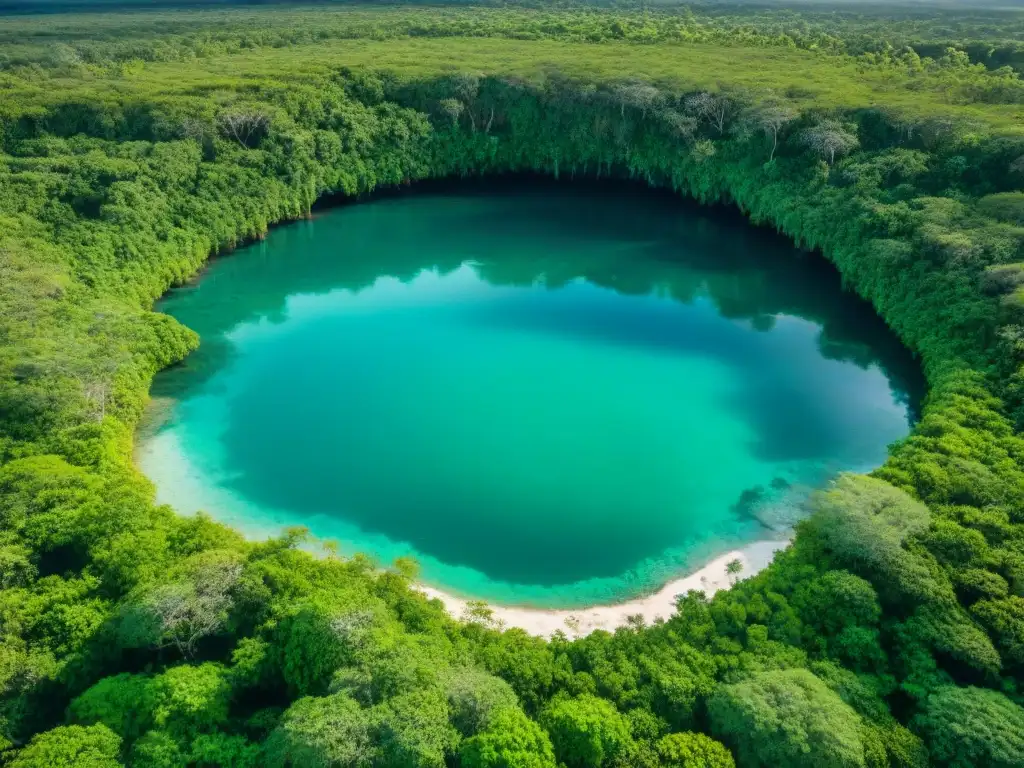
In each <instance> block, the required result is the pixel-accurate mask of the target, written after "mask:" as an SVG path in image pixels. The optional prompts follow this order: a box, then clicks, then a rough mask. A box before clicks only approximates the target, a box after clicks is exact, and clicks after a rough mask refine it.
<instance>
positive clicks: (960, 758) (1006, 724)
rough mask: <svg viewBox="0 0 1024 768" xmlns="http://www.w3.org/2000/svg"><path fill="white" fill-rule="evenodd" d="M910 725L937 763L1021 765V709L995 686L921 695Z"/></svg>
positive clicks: (970, 767) (961, 767) (959, 767)
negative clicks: (919, 708) (920, 705)
mask: <svg viewBox="0 0 1024 768" xmlns="http://www.w3.org/2000/svg"><path fill="white" fill-rule="evenodd" d="M911 727H912V728H913V729H914V730H916V731H917V732H918V733H920V734H921V735H922V736H923V737H924V739H925V743H926V744H927V745H928V751H929V752H930V753H931V757H932V760H933V761H934V762H935V763H936V764H938V765H941V766H949V768H976V767H977V766H984V767H985V768H1011V766H1020V765H1024V709H1022V708H1021V707H1019V706H1017V705H1016V704H1014V703H1013V702H1012V701H1010V700H1009V699H1008V698H1006V697H1005V696H1004V695H1003V694H1001V693H998V692H996V691H990V690H986V689H984V688H973V687H971V688H957V687H955V686H947V687H945V688H940V689H939V690H937V691H936V692H935V693H933V694H931V695H930V696H929V697H928V698H927V699H926V700H925V702H924V708H923V711H922V712H921V714H919V715H917V716H916V717H915V718H914V719H913V721H912V723H911Z"/></svg>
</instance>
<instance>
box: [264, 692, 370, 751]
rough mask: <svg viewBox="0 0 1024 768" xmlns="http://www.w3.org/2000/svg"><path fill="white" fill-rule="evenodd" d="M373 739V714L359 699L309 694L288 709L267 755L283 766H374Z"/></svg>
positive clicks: (268, 742) (275, 731) (266, 747)
mask: <svg viewBox="0 0 1024 768" xmlns="http://www.w3.org/2000/svg"><path fill="white" fill-rule="evenodd" d="M373 741H374V737H373V728H372V724H371V718H370V717H369V714H368V713H367V712H366V711H365V710H363V709H362V708H361V707H360V706H359V704H358V702H356V701H354V700H352V699H350V698H349V697H347V696H344V695H342V694H335V695H332V696H325V697H322V698H314V697H309V696H307V697H306V698H303V699H299V700H298V701H296V702H295V703H294V704H292V705H291V706H290V707H289V708H288V710H287V711H286V712H285V713H284V717H283V718H282V719H281V724H280V725H279V726H278V727H277V728H276V729H275V730H274V732H273V733H272V734H271V735H270V737H269V738H268V739H267V742H266V746H265V749H264V759H265V761H266V765H268V766H271V767H275V766H276V767H279V768H305V766H309V768H328V767H329V768H370V766H372V765H373V764H374V756H375V749H374V745H373Z"/></svg>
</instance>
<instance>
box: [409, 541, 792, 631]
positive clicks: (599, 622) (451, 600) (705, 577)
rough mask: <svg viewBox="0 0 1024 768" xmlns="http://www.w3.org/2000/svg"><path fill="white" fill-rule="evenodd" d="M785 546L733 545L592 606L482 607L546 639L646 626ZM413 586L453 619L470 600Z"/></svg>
mask: <svg viewBox="0 0 1024 768" xmlns="http://www.w3.org/2000/svg"><path fill="white" fill-rule="evenodd" d="M787 546H789V539H781V540H778V539H777V540H772V541H758V542H755V543H753V544H750V545H749V546H746V547H743V548H742V549H734V550H733V551H731V552H726V553H725V554H724V555H722V556H720V557H716V558H715V559H714V560H712V561H711V562H710V563H708V564H707V565H705V566H704V567H703V568H701V569H700V570H698V571H695V572H694V573H691V574H690V575H688V576H684V577H683V578H680V579H675V580H673V581H670V582H669V583H668V584H666V585H665V586H664V587H662V588H661V589H659V590H658V591H657V592H655V593H654V594H652V595H649V596H647V597H641V598H637V599H636V600H629V601H627V602H624V603H616V604H613V605H595V606H593V607H591V608H579V609H576V610H558V609H544V608H524V607H515V606H504V605H490V604H488V605H487V608H489V609H490V610H491V612H492V614H491V615H492V618H493V620H494V621H495V622H496V623H497V624H498V625H499V626H503V627H519V628H520V629H524V630H526V631H527V632H529V633H530V634H533V635H539V636H541V637H551V636H552V635H553V634H554V633H555V632H557V631H558V630H561V631H562V632H564V633H565V634H566V635H567V636H568V637H578V636H581V635H588V634H590V633H591V632H593V631H594V630H596V629H606V630H608V631H613V630H614V629H615V628H616V627H620V626H623V625H625V624H626V623H627V619H628V618H629V617H630V616H641V617H643V620H644V622H645V623H647V624H650V623H651V622H653V621H654V620H655V619H657V618H659V617H661V618H663V619H667V618H669V617H670V616H671V615H672V614H673V613H674V612H675V598H676V595H681V594H685V593H686V592H689V591H690V590H691V589H697V590H703V592H704V593H705V594H706V595H707V596H708V597H710V596H711V595H713V594H714V593H715V592H717V591H718V590H720V589H728V588H729V587H730V586H732V584H733V583H734V582H735V581H737V580H739V579H743V578H746V577H747V576H752V575H754V574H755V573H757V572H758V571H760V570H762V569H764V568H765V567H766V566H767V565H768V564H769V563H770V562H771V561H772V558H773V557H774V556H775V553H776V552H778V551H779V550H781V549H785V548H786V547H787ZM734 560H739V561H740V563H741V564H742V566H743V567H742V569H741V570H740V572H739V573H738V574H737V575H731V574H729V573H728V572H727V570H726V566H727V565H728V564H729V563H731V562H732V561H734ZM417 589H419V590H420V591H422V592H423V593H424V594H426V595H427V596H428V597H434V598H437V599H439V600H440V601H441V602H442V603H444V605H445V608H447V609H448V612H449V613H450V614H452V616H455V617H456V618H463V617H464V616H465V615H466V612H467V609H468V608H469V607H470V604H471V603H473V601H471V600H466V599H464V598H460V597H454V596H452V595H449V594H447V593H445V592H442V591H441V590H438V589H434V588H433V587H428V586H426V585H422V584H421V585H418V586H417Z"/></svg>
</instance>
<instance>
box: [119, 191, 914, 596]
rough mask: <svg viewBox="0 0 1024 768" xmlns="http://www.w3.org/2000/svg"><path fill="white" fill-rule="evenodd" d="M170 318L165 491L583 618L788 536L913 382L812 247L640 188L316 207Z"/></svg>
mask: <svg viewBox="0 0 1024 768" xmlns="http://www.w3.org/2000/svg"><path fill="white" fill-rule="evenodd" d="M161 308H162V310H163V311H165V312H168V313H170V314H172V315H173V316H175V317H176V318H178V319H179V320H180V321H181V322H183V323H185V324H186V325H188V326H190V327H192V328H193V329H195V330H196V331H198V332H199V333H200V335H201V337H202V346H201V347H200V349H199V351H198V352H196V353H195V354H193V355H192V356H191V357H190V358H189V359H188V360H187V361H186V363H185V364H184V365H182V366H179V367H177V368H175V369H172V370H170V371H167V372H165V373H163V374H161V375H160V376H159V377H158V379H157V382H156V383H155V385H154V395H155V396H157V397H160V398H169V400H167V401H165V402H168V403H170V405H169V406H168V408H167V409H165V412H164V418H162V419H160V420H159V421H157V422H155V423H154V424H152V425H150V428H149V429H147V430H145V432H144V434H143V435H142V439H141V444H140V448H139V453H138V459H139V463H140V465H141V467H142V469H143V471H145V472H146V473H147V474H148V475H149V476H150V477H151V478H152V479H153V480H154V482H155V483H156V485H157V489H158V496H159V500H160V501H164V502H168V503H171V504H173V505H174V506H175V507H176V508H178V509H179V510H180V511H183V512H191V511H195V510H197V509H203V510H206V511H208V512H210V513H211V514H212V515H214V516H215V517H218V518H220V519H223V520H225V521H227V522H229V523H231V524H234V525H237V526H239V527H241V528H242V529H244V530H247V531H249V532H254V533H274V532H277V531H279V530H280V528H281V526H284V525H305V526H308V527H309V528H310V529H311V531H312V532H313V533H314V534H315V535H317V536H319V537H323V538H333V539H337V540H338V541H339V543H340V544H341V548H342V550H343V551H346V552H352V551H364V552H367V553H369V554H371V555H373V556H375V557H376V558H378V559H380V560H381V561H384V562H388V561H390V560H392V559H394V558H395V557H397V556H402V555H412V556H414V557H416V558H417V559H418V560H419V562H420V564H421V566H422V568H423V578H424V580H426V581H427V582H429V583H431V584H433V585H435V586H439V587H441V588H444V589H447V590H450V591H452V592H455V593H458V594H461V595H465V596H470V597H476V598H482V599H488V600H492V601H496V602H505V603H527V604H535V605H544V606H559V607H572V606H576V605H581V604H585V603H592V602H595V601H597V602H601V601H612V600H616V599H624V598H626V597H630V596H634V595H635V594H637V593H639V592H642V591H644V590H648V589H652V588H656V587H658V586H660V584H661V583H663V582H665V581H666V580H668V579H669V578H671V577H673V576H675V575H677V574H678V573H679V572H680V571H683V570H686V569H687V568H689V567H694V566H696V565H699V564H700V561H702V560H705V559H707V558H709V557H712V556H714V555H717V554H720V553H721V552H723V551H726V550H727V549H730V548H732V547H734V546H736V545H738V544H741V543H743V542H749V541H751V540H755V539H758V538H765V537H771V536H773V535H777V531H778V530H780V529H785V528H786V527H787V526H789V525H791V524H792V523H793V521H794V520H795V519H796V518H797V517H799V515H800V514H801V510H802V507H801V501H802V500H803V498H804V497H805V496H806V493H807V492H808V490H809V489H811V488H814V487H819V486H821V485H822V484H823V483H825V482H827V480H828V478H830V477H831V476H833V475H834V474H835V473H836V472H837V471H839V470H843V469H852V470H867V469H870V468H872V467H874V466H876V465H878V464H880V463H881V462H882V461H883V460H884V458H885V454H886V447H887V445H888V444H889V443H890V442H892V441H893V440H896V439H898V438H900V437H902V436H904V435H905V434H906V433H907V431H908V429H909V424H910V422H911V420H912V418H913V412H912V411H913V403H914V402H916V393H918V392H919V391H920V386H921V385H920V378H919V375H918V374H917V369H916V367H915V365H914V363H913V361H912V360H911V359H910V356H909V354H908V353H907V352H906V351H905V350H903V349H902V348H901V347H900V346H899V345H898V344H897V343H896V341H895V339H894V338H893V337H892V335H891V334H890V333H889V332H888V331H887V330H886V328H885V327H884V325H883V324H882V323H881V321H879V320H878V318H877V317H875V316H874V315H873V314H872V312H871V310H870V308H869V307H867V306H866V305H865V304H864V303H862V302H860V301H859V300H857V299H855V298H854V297H852V296H850V295H848V294H844V293H843V292H842V291H841V289H840V285H839V280H838V277H837V276H836V275H835V273H834V272H833V271H832V270H831V268H830V267H828V265H825V264H824V263H823V262H822V261H821V260H820V259H818V258H816V257H812V256H808V255H803V254H800V253H798V252H796V251H795V250H794V249H793V248H791V247H790V246H788V245H786V244H785V243H783V242H782V241H781V240H780V239H779V238H777V237H775V236H773V235H771V234H770V233H765V232H764V231H758V230H755V229H753V228H751V227H748V226H747V225H745V224H744V223H743V222H742V221H741V220H740V219H739V218H738V217H732V216H726V215H720V214H709V213H708V212H706V211H701V210H699V209H695V208H694V207H692V206H688V205H686V204H685V203H683V202H681V201H679V200H677V199H675V198H673V197H670V196H667V195H662V194H658V193H653V192H649V191H647V190H644V189H640V188H637V187H633V186H628V185H626V186H622V185H619V186H603V185H598V186H595V185H588V186H580V185H572V184H561V185H559V184H554V183H540V182H516V183H493V182H492V183H490V184H483V183H475V184H463V185H461V186H457V187H454V188H452V187H433V188H428V189H427V191H426V192H421V193H419V194H415V195H405V196H398V197H394V198H389V199H382V200H377V201H374V202H369V203H363V204H359V205H353V206H346V207H342V208H336V209H333V210H328V211H325V212H322V213H320V214H318V215H317V216H316V217H315V218H314V219H313V220H311V221H307V222H302V223H299V224H294V225H289V226H286V227H282V228H280V229H277V230H274V231H273V232H272V233H271V234H270V235H269V236H268V238H267V239H266V241H264V242H262V243H260V244H258V245H254V246H252V247H249V248H245V249H243V250H241V251H239V252H237V253H235V254H233V255H232V256H231V257H230V258H225V259H221V260H217V261H215V262H214V263H213V264H212V265H211V266H210V268H209V269H208V270H207V272H206V273H205V274H204V276H203V277H202V279H201V280H199V281H197V282H196V283H195V284H193V285H191V286H188V287H186V288H183V289H180V290H177V291H175V292H173V293H172V294H171V295H170V296H169V297H168V298H167V299H165V300H164V301H163V302H162V305H161Z"/></svg>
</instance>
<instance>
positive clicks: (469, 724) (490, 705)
mask: <svg viewBox="0 0 1024 768" xmlns="http://www.w3.org/2000/svg"><path fill="white" fill-rule="evenodd" d="M445 691H446V693H447V696H448V708H449V710H450V712H451V720H452V725H454V726H455V728H456V729H457V730H458V731H459V733H461V734H462V735H463V736H472V735H473V734H474V733H477V732H479V731H481V730H483V729H485V728H486V727H487V726H488V724H489V723H490V719H491V717H492V716H493V715H494V714H495V713H496V712H499V711H501V710H503V709H518V708H519V699H518V697H517V696H516V694H515V691H513V690H512V686H510V685H509V684H508V683H506V682H505V681H504V680H502V679H501V678H499V677H495V676H494V675H490V674H488V673H486V672H483V671H481V670H478V669H473V668H471V667H464V668H459V669H456V670H453V672H452V673H451V675H450V676H449V677H448V680H447V681H446V683H445Z"/></svg>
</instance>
